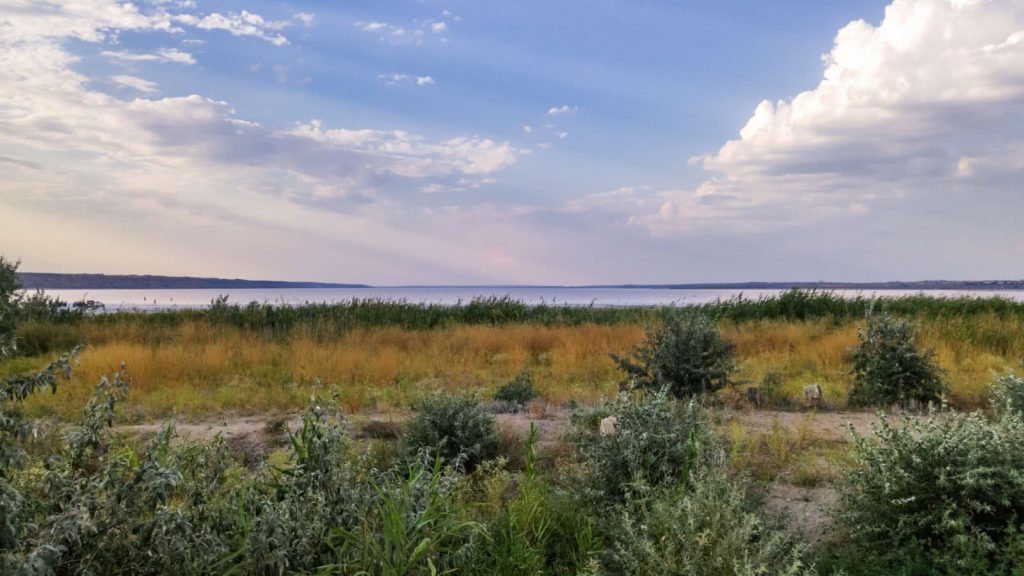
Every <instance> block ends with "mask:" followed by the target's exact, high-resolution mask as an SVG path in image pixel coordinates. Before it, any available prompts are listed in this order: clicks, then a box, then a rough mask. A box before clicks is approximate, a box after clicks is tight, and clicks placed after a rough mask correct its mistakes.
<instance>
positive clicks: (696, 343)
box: [612, 313, 736, 398]
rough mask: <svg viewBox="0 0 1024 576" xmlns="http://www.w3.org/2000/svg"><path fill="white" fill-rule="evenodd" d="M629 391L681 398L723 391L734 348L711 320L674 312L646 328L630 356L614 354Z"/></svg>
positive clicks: (731, 363) (732, 360) (613, 357)
mask: <svg viewBox="0 0 1024 576" xmlns="http://www.w3.org/2000/svg"><path fill="white" fill-rule="evenodd" d="M612 359H613V360H614V361H615V362H616V363H617V364H618V365H619V367H620V368H621V369H622V370H623V371H624V372H625V373H626V376H627V383H628V384H629V385H630V386H632V387H639V388H645V389H649V390H661V389H662V388H664V387H668V390H669V392H670V393H671V394H673V395H674V396H676V397H677V398H684V397H689V396H695V395H700V394H710V393H712V392H715V391H716V390H718V389H720V388H723V387H725V386H726V385H727V384H728V383H729V376H730V374H732V372H733V371H734V370H735V368H736V360H735V347H734V346H733V345H732V343H730V342H728V341H726V340H724V339H723V338H722V336H721V334H719V332H718V328H717V327H716V326H715V323H714V321H713V320H711V319H710V318H708V317H706V316H704V315H699V314H698V315H695V314H684V313H673V314H668V315H666V316H665V317H664V319H663V320H662V322H661V323H660V324H656V325H652V326H649V327H648V329H647V333H646V335H645V336H644V340H643V342H642V343H641V344H640V345H639V346H637V347H636V348H635V349H633V350H632V352H631V354H630V356H629V357H620V356H617V355H614V354H613V355H612Z"/></svg>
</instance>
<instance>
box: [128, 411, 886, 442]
mask: <svg viewBox="0 0 1024 576" xmlns="http://www.w3.org/2000/svg"><path fill="white" fill-rule="evenodd" d="M571 414H572V412H570V411H567V410H560V411H553V412H552V411H549V412H547V413H545V414H544V415H543V416H541V417H534V416H531V415H530V414H529V413H526V412H523V413H520V414H498V415H496V419H497V421H498V424H499V425H500V426H511V427H513V428H515V429H518V430H521V431H522V433H523V435H525V434H526V433H527V431H528V430H529V429H530V424H531V423H533V424H535V425H536V426H537V428H538V433H539V435H540V439H541V440H555V439H557V435H558V433H559V432H560V431H561V430H562V429H563V428H565V427H566V426H567V425H568V423H569V417H570V416H571ZM716 415H717V416H719V419H720V420H721V421H722V422H731V421H738V422H740V423H741V425H742V426H743V427H744V428H745V429H747V430H748V431H750V432H754V433H767V432H769V431H770V430H771V429H772V427H773V426H775V423H776V422H778V425H780V426H782V427H783V428H786V429H788V430H790V431H793V432H795V431H797V430H798V428H799V427H800V426H801V425H805V426H810V428H811V429H812V430H813V431H814V433H815V436H817V437H818V438H820V439H822V440H827V441H844V440H848V439H849V429H848V426H850V425H852V426H853V428H854V429H855V430H857V432H858V433H859V434H862V435H867V434H870V433H871V425H872V424H874V423H876V422H877V421H878V417H877V415H876V414H875V413H874V412H817V413H810V412H787V411H777V410H732V409H726V410H720V411H718V412H716ZM406 418H408V414H407V413H401V412H396V413H391V414H385V413H373V414H357V415H354V416H351V418H350V420H351V424H352V426H353V428H354V429H358V427H359V426H360V425H362V424H363V423H365V422H366V421H369V420H372V421H378V422H388V421H392V422H396V423H401V422H404V421H405V419H406ZM282 423H284V424H287V425H288V427H289V428H290V429H292V430H294V429H295V428H296V427H298V426H299V425H300V424H301V423H302V418H301V416H300V415H293V416H289V417H281V416H238V417H226V418H218V419H216V420H208V421H203V422H192V423H189V422H178V423H176V424H175V427H176V429H177V432H178V434H179V435H180V436H181V437H183V438H188V439H191V440H197V441H206V440H212V439H213V438H214V437H216V436H217V435H218V434H219V435H221V436H223V437H224V438H226V439H231V438H244V437H249V436H257V437H259V436H264V435H268V434H271V432H272V429H273V428H274V427H275V426H279V425H280V424H282ZM162 425H163V424H162V423H148V424H135V425H127V426H118V427H117V428H116V430H117V431H119V432H124V433H128V434H142V435H147V434H155V433H156V432H157V431H158V430H159V429H160V427H161V426H162ZM356 431H358V430H356Z"/></svg>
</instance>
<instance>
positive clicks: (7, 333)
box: [0, 256, 21, 360]
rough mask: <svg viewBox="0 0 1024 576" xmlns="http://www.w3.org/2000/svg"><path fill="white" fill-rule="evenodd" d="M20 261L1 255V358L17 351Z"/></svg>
mask: <svg viewBox="0 0 1024 576" xmlns="http://www.w3.org/2000/svg"><path fill="white" fill-rule="evenodd" d="M18 264H19V263H18V262H12V261H10V260H7V259H5V258H4V257H3V256H0V360H2V359H3V358H5V357H7V356H10V355H11V354H13V353H14V351H15V348H16V346H15V340H14V327H15V321H16V320H17V317H16V316H17V304H18V290H19V288H20V287H21V285H20V283H19V282H18Z"/></svg>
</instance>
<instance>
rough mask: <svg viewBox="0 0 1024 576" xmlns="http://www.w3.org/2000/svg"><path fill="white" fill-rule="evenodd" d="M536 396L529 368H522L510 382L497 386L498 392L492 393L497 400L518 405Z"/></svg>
mask: <svg viewBox="0 0 1024 576" xmlns="http://www.w3.org/2000/svg"><path fill="white" fill-rule="evenodd" d="M536 397H537V391H536V390H534V389H533V373H532V372H530V369H529V368H524V369H523V371H522V372H520V373H519V374H517V375H516V377H515V378H513V379H512V381H511V382H508V383H506V384H504V385H502V387H501V388H498V392H497V393H496V394H495V395H494V399H495V400H497V401H499V402H509V403H514V404H520V405H526V404H527V403H529V402H530V400H533V399H534V398H536Z"/></svg>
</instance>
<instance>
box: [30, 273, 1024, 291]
mask: <svg viewBox="0 0 1024 576" xmlns="http://www.w3.org/2000/svg"><path fill="white" fill-rule="evenodd" d="M19 278H20V280H21V284H22V286H23V287H24V288H25V289H28V290H37V289H42V290H189V289H221V288H222V289H294V288H299V289H301V288H305V289H310V288H312V289H345V288H490V289H493V288H561V289H573V288H579V289H602V288H604V289H618V290H628V289H645V290H652V289H653V290H786V289H790V288H798V289H801V290H1024V280H962V281H961V280H921V281H910V282H903V281H891V282H703V283H691V284H591V285H579V286H557V285H534V284H509V285H450V286H448V285H429V286H428V285H407V286H371V285H369V284H341V283H328V282H288V281H280V280H243V279H227V278H201V277H191V276H153V275H115V274H57V273H47V272H23V273H21V274H19Z"/></svg>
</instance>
